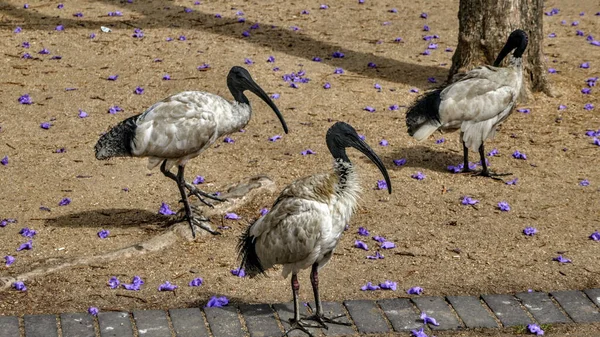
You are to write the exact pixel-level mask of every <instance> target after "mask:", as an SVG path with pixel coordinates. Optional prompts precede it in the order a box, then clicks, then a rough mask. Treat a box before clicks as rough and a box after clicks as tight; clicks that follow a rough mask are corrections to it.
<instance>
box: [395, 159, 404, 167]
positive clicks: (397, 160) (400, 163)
mask: <svg viewBox="0 0 600 337" xmlns="http://www.w3.org/2000/svg"><path fill="white" fill-rule="evenodd" d="M404 164H406V159H405V158H400V159H394V165H396V166H402V165H404Z"/></svg>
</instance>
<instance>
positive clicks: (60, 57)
mask: <svg viewBox="0 0 600 337" xmlns="http://www.w3.org/2000/svg"><path fill="white" fill-rule="evenodd" d="M50 59H51V60H62V56H60V55H54V56H52V57H51V58H50Z"/></svg>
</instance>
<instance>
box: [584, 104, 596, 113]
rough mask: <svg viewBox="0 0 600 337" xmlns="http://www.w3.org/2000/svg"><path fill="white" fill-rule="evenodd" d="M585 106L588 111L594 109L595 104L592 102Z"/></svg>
mask: <svg viewBox="0 0 600 337" xmlns="http://www.w3.org/2000/svg"><path fill="white" fill-rule="evenodd" d="M583 108H584V109H585V110H588V111H590V110H594V105H593V104H592V103H587V104H586V105H584V106H583Z"/></svg>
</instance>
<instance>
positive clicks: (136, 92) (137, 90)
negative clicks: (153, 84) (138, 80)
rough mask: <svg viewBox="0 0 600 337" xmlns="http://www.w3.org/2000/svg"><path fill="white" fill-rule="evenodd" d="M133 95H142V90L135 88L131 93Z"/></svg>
mask: <svg viewBox="0 0 600 337" xmlns="http://www.w3.org/2000/svg"><path fill="white" fill-rule="evenodd" d="M133 93H134V94H136V95H141V94H143V93H144V88H142V87H136V88H135V90H134V91H133Z"/></svg>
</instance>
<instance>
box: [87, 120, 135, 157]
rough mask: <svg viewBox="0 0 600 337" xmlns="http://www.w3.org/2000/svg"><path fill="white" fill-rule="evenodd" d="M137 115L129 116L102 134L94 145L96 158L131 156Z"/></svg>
mask: <svg viewBox="0 0 600 337" xmlns="http://www.w3.org/2000/svg"><path fill="white" fill-rule="evenodd" d="M139 116H140V115H136V116H133V117H129V118H127V119H125V120H124V121H122V122H121V123H119V124H117V126H115V127H114V128H112V129H110V131H108V132H107V133H105V134H103V135H102V136H101V137H100V139H98V142H97V143H96V146H95V147H94V151H95V152H96V159H99V160H102V159H108V158H110V157H128V156H131V155H132V153H131V149H132V144H133V142H134V140H135V129H136V128H137V125H136V124H135V122H136V120H137V118H138V117H139Z"/></svg>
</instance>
